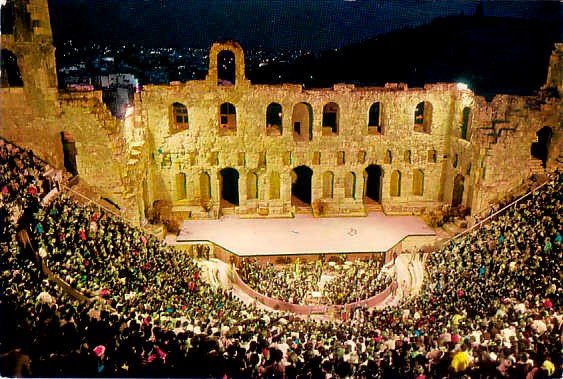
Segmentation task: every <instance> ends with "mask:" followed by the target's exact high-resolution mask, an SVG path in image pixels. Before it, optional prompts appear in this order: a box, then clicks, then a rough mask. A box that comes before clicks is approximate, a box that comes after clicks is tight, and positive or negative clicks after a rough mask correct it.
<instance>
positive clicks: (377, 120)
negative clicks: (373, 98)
mask: <svg viewBox="0 0 563 379" xmlns="http://www.w3.org/2000/svg"><path fill="white" fill-rule="evenodd" d="M368 134H372V135H377V134H383V129H382V127H381V102H379V101H378V102H376V103H373V104H372V105H371V107H369V114H368Z"/></svg>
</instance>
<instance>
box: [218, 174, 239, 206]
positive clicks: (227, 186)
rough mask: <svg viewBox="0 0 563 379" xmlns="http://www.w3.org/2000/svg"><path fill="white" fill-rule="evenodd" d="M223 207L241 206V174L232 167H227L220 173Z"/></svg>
mask: <svg viewBox="0 0 563 379" xmlns="http://www.w3.org/2000/svg"><path fill="white" fill-rule="evenodd" d="M219 174H220V185H221V186H220V188H221V207H222V208H229V207H233V206H238V205H239V193H238V179H239V173H238V171H237V170H235V169H234V168H232V167H226V168H224V169H222V170H221V171H220V172H219Z"/></svg>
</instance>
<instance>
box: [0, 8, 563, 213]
mask: <svg viewBox="0 0 563 379" xmlns="http://www.w3.org/2000/svg"><path fill="white" fill-rule="evenodd" d="M17 3H18V4H19V8H18V11H17V12H16V16H17V17H16V18H17V20H16V23H15V25H16V26H17V27H16V28H15V29H14V32H13V33H12V34H3V35H2V48H3V49H8V50H9V51H10V52H11V53H13V54H14V55H15V56H16V58H17V64H18V67H19V69H20V71H21V77H22V81H23V86H21V87H13V86H12V87H8V88H5V87H4V88H0V127H1V134H2V136H3V137H4V138H7V139H9V140H11V141H13V142H15V143H17V144H19V145H22V146H24V147H27V148H30V149H33V150H34V152H35V153H36V154H38V155H40V156H42V157H43V158H45V159H46V160H48V161H49V162H51V163H52V164H54V165H56V166H57V167H59V168H61V167H63V164H64V152H63V147H62V142H61V132H67V133H70V135H72V137H73V138H74V140H75V145H76V165H77V171H78V173H79V176H80V178H81V179H82V180H83V181H84V182H85V183H87V184H88V185H90V186H92V187H93V189H94V190H95V191H96V192H97V193H98V194H99V196H104V197H108V198H109V199H111V200H112V201H114V202H115V203H117V204H119V205H120V206H121V207H122V213H123V215H124V216H125V217H127V218H129V219H131V220H134V221H136V222H138V221H139V220H141V219H142V218H143V217H148V216H149V213H152V214H151V216H154V213H155V211H157V212H160V211H162V212H163V214H165V216H166V217H172V218H174V217H175V218H178V219H184V218H189V217H191V218H209V217H218V216H219V215H220V214H221V212H225V211H226V209H227V208H229V209H231V212H232V211H233V208H231V207H230V206H231V205H232V204H226V203H225V201H224V199H223V196H222V191H223V189H224V188H225V187H226V186H228V184H225V183H223V181H224V180H227V179H226V178H227V177H226V176H224V175H223V174H222V170H223V169H226V168H231V169H234V170H236V172H237V173H238V181H237V183H236V184H237V186H238V191H237V194H238V205H236V207H234V212H235V213H236V214H238V215H239V216H240V217H266V216H267V217H287V216H291V215H293V214H294V213H295V212H296V210H297V208H299V207H300V204H299V203H298V202H294V201H292V182H294V181H295V180H296V173H295V172H294V169H295V168H297V167H300V166H306V167H308V168H310V169H311V170H312V178H311V186H310V188H311V200H312V201H311V203H312V208H313V210H314V211H315V213H316V214H317V215H340V216H343V215H364V214H366V212H368V211H370V210H371V208H369V207H367V206H366V201H365V199H364V195H365V194H366V183H367V171H366V168H368V167H370V165H376V166H378V167H380V169H381V177H380V178H379V179H378V181H379V183H380V192H379V193H378V194H377V195H375V197H376V199H375V200H376V201H377V202H378V203H380V204H381V205H382V206H383V209H384V211H385V212H387V213H400V214H410V213H419V212H421V211H423V210H424V209H425V208H433V207H436V206H440V205H441V204H443V203H447V204H452V203H454V204H455V205H458V204H459V205H464V206H467V207H470V208H471V209H472V210H473V211H474V212H479V211H481V210H483V209H485V208H486V207H487V205H488V204H489V203H490V202H492V201H495V200H497V199H499V198H502V197H504V196H505V195H506V194H507V193H509V192H510V191H512V190H513V189H514V188H517V187H518V186H520V185H521V184H522V183H523V182H524V181H525V180H526V179H527V178H528V177H529V175H530V174H532V173H543V172H544V167H542V166H545V169H547V170H552V169H554V168H555V167H558V166H559V165H560V164H561V162H562V161H563V159H562V156H561V142H562V136H561V106H560V96H561V88H563V86H562V83H561V78H562V77H563V75H561V65H560V61H561V55H562V54H563V52H562V45H561V44H557V46H556V50H555V51H554V53H553V54H552V56H551V59H550V69H549V74H548V78H547V81H546V85H545V86H544V87H543V88H542V91H541V92H540V93H539V94H538V95H537V96H533V97H519V96H505V95H499V96H497V97H495V99H494V100H493V101H492V102H491V103H487V102H486V101H485V100H484V99H483V98H481V97H478V96H475V95H474V94H473V93H472V92H471V91H470V90H468V89H467V86H464V85H462V84H455V83H446V84H444V83H438V84H429V85H426V86H424V88H408V87H407V86H406V85H404V84H393V83H391V84H387V85H385V86H384V87H356V86H354V85H348V84H336V85H334V86H333V87H332V88H325V89H304V88H302V86H300V85H295V84H282V85H255V84H252V83H251V82H250V81H248V80H247V79H246V77H245V69H244V53H243V50H242V48H241V47H240V46H239V45H238V43H236V42H232V41H228V42H224V43H216V44H214V45H213V46H212V47H211V50H210V66H209V72H208V75H207V77H206V79H205V80H198V81H190V82H186V83H171V84H170V85H162V86H157V85H147V86H145V88H144V90H143V91H142V92H141V93H138V94H136V96H135V102H134V107H131V108H129V109H127V111H126V113H125V118H124V119H123V120H118V119H115V118H114V117H113V116H112V115H111V114H110V112H109V111H108V110H107V108H106V107H105V105H104V104H103V102H102V99H101V93H100V92H91V93H65V92H60V93H59V91H58V90H57V78H56V72H55V61H54V47H53V46H52V37H51V31H50V25H49V15H48V8H47V2H46V0H28V1H24V0H22V1H19V2H17ZM18 25H19V26H18ZM225 52H226V53H225ZM219 56H223V57H224V56H226V57H227V58H226V60H225V61H221V62H220V61H219ZM229 64H232V65H233V67H231V71H228V70H227V71H225V70H224V66H228V65H229ZM422 102H424V107H423V108H424V109H423V110H422V108H419V106H420V104H421V103H422ZM175 103H177V104H176V105H175ZM227 103H228V104H229V105H228V106H225V107H221V104H227ZM273 103H275V104H279V106H281V112H280V113H281V114H274V115H273V116H272V115H271V114H270V115H269V116H267V110H268V109H269V106H270V105H271V104H273ZM376 103H379V113H378V117H372V116H373V115H372V114H371V113H370V109H372V106H373V105H374V104H376ZM233 107H234V109H235V110H236V111H235V112H234V113H233V112H232V111H231V110H230V109H232V108H233ZM273 109H277V108H275V107H274V108H273ZM276 112H277V110H276ZM272 117H273V119H274V120H276V121H272ZM278 117H279V118H280V120H281V122H280V123H279V125H277V124H278V122H277V118H278ZM372 119H376V120H375V121H374V120H372ZM419 121H420V122H419ZM296 122H298V123H299V127H297V125H296ZM323 123H324V125H323ZM544 127H548V128H549V130H550V131H551V137H550V140H549V143H548V146H547V147H546V149H547V153H546V159H545V163H544V162H542V161H541V159H538V158H537V157H533V156H532V154H531V145H532V143H534V142H536V141H537V139H538V134H537V133H538V131H540V130H542V128H544ZM296 129H299V130H300V133H297V132H296ZM538 162H539V163H538ZM223 172H224V171H223ZM231 172H232V171H231ZM398 172H400V190H399V187H398V185H397V182H398V180H397V178H398V175H397V173H398ZM205 175H208V176H209V183H208V186H207V184H205V185H202V183H203V181H202V178H205ZM225 175H226V173H225ZM224 178H225V179H224ZM372 185H373V183H372ZM207 187H209V188H207ZM234 187H235V186H233V188H234ZM207 192H209V193H210V200H208V199H207V197H208V194H207ZM222 208H223V209H222Z"/></svg>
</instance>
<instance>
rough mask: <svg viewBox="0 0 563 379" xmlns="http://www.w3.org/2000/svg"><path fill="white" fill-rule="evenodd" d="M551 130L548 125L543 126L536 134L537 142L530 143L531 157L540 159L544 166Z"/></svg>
mask: <svg viewBox="0 0 563 379" xmlns="http://www.w3.org/2000/svg"><path fill="white" fill-rule="evenodd" d="M552 134H553V131H552V130H551V128H550V127H549V126H544V127H543V128H541V129H540V130H539V131H538V132H537V133H536V135H537V136H538V142H534V143H532V147H531V149H530V152H531V154H532V157H534V158H536V159H539V160H541V162H542V166H543V167H544V168H545V164H546V163H547V153H548V150H549V144H550V143H551V136H552Z"/></svg>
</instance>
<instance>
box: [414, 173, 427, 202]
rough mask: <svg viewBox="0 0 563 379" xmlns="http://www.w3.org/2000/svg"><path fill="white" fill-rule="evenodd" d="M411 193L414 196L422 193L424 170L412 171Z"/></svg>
mask: <svg viewBox="0 0 563 379" xmlns="http://www.w3.org/2000/svg"><path fill="white" fill-rule="evenodd" d="M412 194H413V195H415V196H422V195H424V172H423V171H422V170H414V171H413V172H412Z"/></svg>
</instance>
